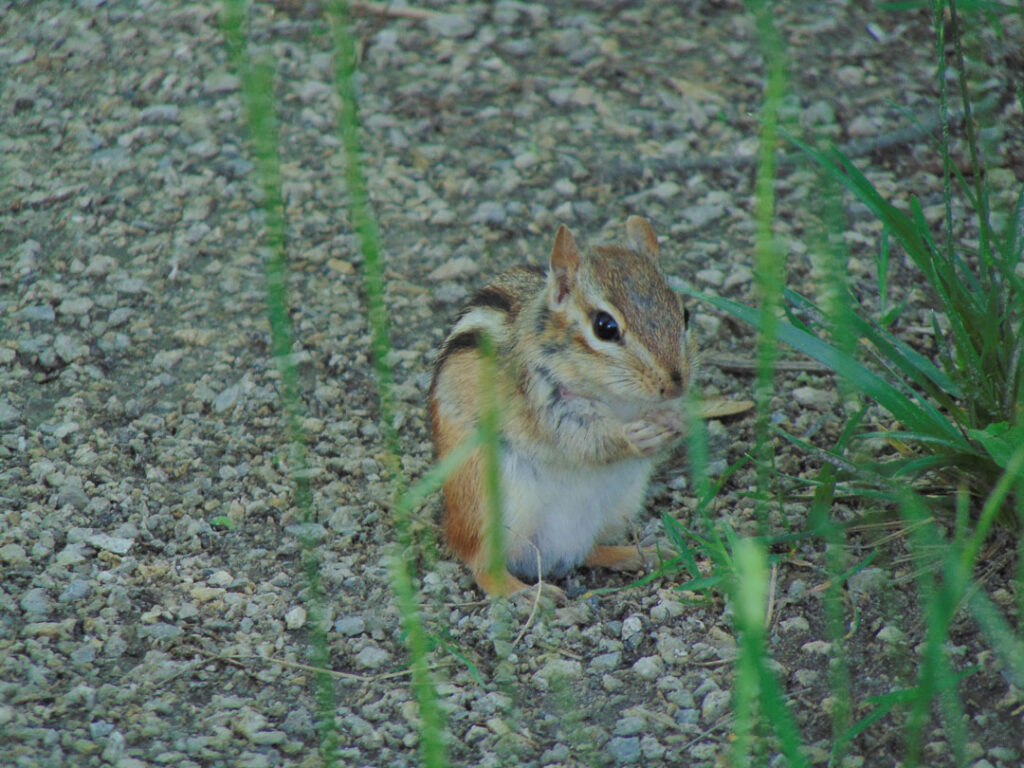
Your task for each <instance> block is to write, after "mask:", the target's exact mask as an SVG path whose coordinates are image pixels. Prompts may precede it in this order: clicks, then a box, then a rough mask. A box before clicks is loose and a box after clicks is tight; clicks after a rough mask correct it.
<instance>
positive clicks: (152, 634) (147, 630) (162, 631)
mask: <svg viewBox="0 0 1024 768" xmlns="http://www.w3.org/2000/svg"><path fill="white" fill-rule="evenodd" d="M183 632H184V630H183V629H182V628H181V627H179V626H176V625H174V624H168V623H166V622H163V621H158V622H157V623H155V624H145V625H143V626H141V627H139V637H148V638H151V639H153V640H172V639H174V638H176V637H180V636H181V635H182V633H183Z"/></svg>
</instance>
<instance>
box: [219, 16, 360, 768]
mask: <svg viewBox="0 0 1024 768" xmlns="http://www.w3.org/2000/svg"><path fill="white" fill-rule="evenodd" d="M248 13H249V4H248V2H246V0H224V3H223V6H222V16H221V29H222V31H223V35H224V42H225V46H226V47H227V51H228V57H229V59H230V62H231V65H232V66H233V67H234V69H235V71H236V72H237V73H238V77H239V79H240V81H241V84H242V97H243V101H244V104H245V122H246V126H247V128H248V132H249V137H250V140H251V142H252V153H253V156H254V158H255V160H256V166H257V169H258V172H259V178H260V185H261V188H262V190H263V213H264V217H265V218H264V232H265V235H264V237H265V239H266V243H267V257H266V260H265V263H264V273H265V276H266V286H267V287H266V291H267V318H268V321H269V324H270V333H271V347H272V350H273V355H274V361H275V363H276V365H277V370H278V373H279V374H280V377H281V389H280V397H281V405H282V407H283V409H284V416H285V430H286V434H287V438H288V448H289V458H288V471H289V474H290V477H291V481H292V488H293V493H294V503H295V506H296V508H297V509H298V510H299V513H300V515H301V517H302V520H303V521H304V522H305V523H311V522H313V520H314V514H313V505H312V492H311V489H310V485H309V467H308V463H307V461H306V436H305V433H304V430H303V427H302V422H303V417H304V413H305V411H304V407H303V404H302V398H301V396H300V395H299V386H298V372H297V370H296V367H295V363H294V359H293V356H292V338H293V329H292V324H291V315H290V312H289V302H288V252H287V248H286V246H285V214H284V198H283V196H282V192H281V160H280V156H279V154H278V149H277V147H278V130H277V114H276V110H275V108H274V69H273V64H272V63H271V61H270V60H269V58H267V57H266V56H262V57H257V58H253V57H252V56H251V55H250V52H249V48H248V29H247V27H248V25H247V18H248ZM225 520H226V521H227V522H224V521H225ZM217 521H220V524H223V525H225V526H226V527H227V528H229V529H230V528H231V527H232V526H231V525H230V522H231V521H230V519H229V518H223V519H222V518H217ZM215 522H216V521H215ZM316 544H317V540H316V538H315V537H313V536H312V535H310V536H303V537H302V539H301V545H302V554H301V560H302V566H303V572H304V573H305V576H306V589H305V591H304V595H305V599H306V615H307V617H308V621H307V626H308V628H309V643H310V657H311V661H312V665H313V667H314V668H316V670H317V671H316V672H315V673H314V688H315V697H316V722H317V733H318V735H319V738H320V757H321V759H322V760H323V762H324V765H326V766H329V767H330V766H337V765H339V764H340V763H339V757H338V730H337V727H336V724H335V721H334V713H335V711H336V701H335V695H334V681H333V679H332V677H331V675H330V673H329V666H330V654H329V651H328V647H327V631H326V627H325V616H326V613H325V611H324V602H323V589H322V586H321V582H320V560H319V557H318V555H317V551H316Z"/></svg>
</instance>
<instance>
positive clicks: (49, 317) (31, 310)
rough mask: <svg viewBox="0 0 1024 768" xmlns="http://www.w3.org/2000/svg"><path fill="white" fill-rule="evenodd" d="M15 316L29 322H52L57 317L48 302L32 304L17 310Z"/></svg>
mask: <svg viewBox="0 0 1024 768" xmlns="http://www.w3.org/2000/svg"><path fill="white" fill-rule="evenodd" d="M16 317H18V318H19V319H20V320H27V321H29V322H30V323H53V322H54V321H55V320H56V319H57V313H56V312H55V311H54V309H53V307H51V306H50V305H49V304H33V305H32V306H29V307H24V308H22V309H20V310H18V312H17V314H16Z"/></svg>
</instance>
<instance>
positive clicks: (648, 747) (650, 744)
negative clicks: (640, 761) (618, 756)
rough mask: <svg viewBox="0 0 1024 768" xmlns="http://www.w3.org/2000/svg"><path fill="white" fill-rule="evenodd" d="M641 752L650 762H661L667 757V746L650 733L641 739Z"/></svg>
mask: <svg viewBox="0 0 1024 768" xmlns="http://www.w3.org/2000/svg"><path fill="white" fill-rule="evenodd" d="M640 751H641V752H643V753H644V757H646V758H647V759H648V760H660V759H661V758H662V757H664V756H665V745H664V744H662V743H661V742H660V741H658V740H657V739H656V738H655V737H654V736H652V735H651V734H649V733H648V734H646V735H644V736H642V737H641V738H640Z"/></svg>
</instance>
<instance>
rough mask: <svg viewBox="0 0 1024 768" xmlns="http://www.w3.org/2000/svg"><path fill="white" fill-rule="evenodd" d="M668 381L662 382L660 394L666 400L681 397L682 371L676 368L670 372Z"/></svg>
mask: <svg viewBox="0 0 1024 768" xmlns="http://www.w3.org/2000/svg"><path fill="white" fill-rule="evenodd" d="M669 379H670V381H669V383H667V384H663V385H662V387H661V396H662V397H664V398H665V399H666V400H671V399H673V398H676V397H681V396H682V394H683V373H682V371H680V370H679V369H678V368H676V369H675V370H674V371H672V373H670V374H669Z"/></svg>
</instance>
